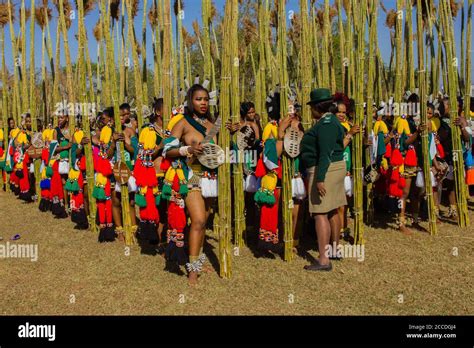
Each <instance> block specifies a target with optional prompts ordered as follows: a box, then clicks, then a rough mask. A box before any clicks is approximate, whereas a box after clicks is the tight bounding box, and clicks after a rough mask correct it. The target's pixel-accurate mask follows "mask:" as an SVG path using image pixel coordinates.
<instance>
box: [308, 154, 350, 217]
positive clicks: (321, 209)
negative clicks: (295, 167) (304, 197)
mask: <svg viewBox="0 0 474 348" xmlns="http://www.w3.org/2000/svg"><path fill="white" fill-rule="evenodd" d="M317 170H318V167H311V168H308V170H307V172H308V192H309V212H310V213H312V214H325V213H329V212H330V211H331V210H334V209H337V208H339V207H342V206H344V205H346V204H347V200H346V193H345V190H344V178H345V176H346V162H344V161H339V162H333V163H331V164H330V165H329V168H328V171H327V173H326V178H325V179H324V186H325V188H326V195H325V196H324V197H321V196H320V195H319V192H318V188H317V186H316V173H317Z"/></svg>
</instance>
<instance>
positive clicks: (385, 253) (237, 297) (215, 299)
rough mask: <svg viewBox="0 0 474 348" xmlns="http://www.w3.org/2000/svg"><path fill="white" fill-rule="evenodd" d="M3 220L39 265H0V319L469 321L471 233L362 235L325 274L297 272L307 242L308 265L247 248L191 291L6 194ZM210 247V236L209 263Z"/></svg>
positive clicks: (152, 263)
mask: <svg viewBox="0 0 474 348" xmlns="http://www.w3.org/2000/svg"><path fill="white" fill-rule="evenodd" d="M471 209H472V202H471ZM0 216H1V224H0V236H1V237H3V240H2V241H1V242H0V244H2V243H3V244H6V242H7V241H8V240H9V239H10V238H11V236H12V235H14V234H17V233H18V234H20V235H21V239H20V240H18V241H10V243H24V244H37V245H38V261H37V262H31V261H30V260H29V259H14V258H5V259H0V279H1V282H0V284H1V287H0V288H1V289H2V291H1V295H2V296H1V297H0V314H3V315H15V314H17V315H74V314H77V315H103V314H111V315H140V314H145V315H175V314H176V315H183V314H189V315H231V314H235V315H358V314H361V315H370V314H373V315H382V314H388V315H389V314H400V315H409V314H414V315H428V314H430V315H442V314H446V315H457V314H459V315H465V314H471V315H472V314H474V296H472V289H473V288H474V228H473V227H469V228H466V229H459V228H458V227H457V226H455V225H453V224H449V223H443V224H442V225H440V228H439V234H438V235H437V236H430V235H429V234H427V233H422V232H415V233H414V234H413V235H412V236H405V235H403V234H401V233H399V232H397V231H395V230H394V229H392V228H384V229H367V230H366V240H367V243H366V246H365V260H364V261H363V262H358V261H357V260H356V259H344V260H343V261H340V262H337V261H335V262H333V267H334V269H333V271H332V272H328V273H318V272H315V273H312V272H307V271H305V270H303V266H304V265H306V264H308V259H310V258H311V257H316V256H317V252H316V251H315V250H314V247H315V245H314V244H315V242H314V240H312V239H310V238H306V239H307V240H306V244H307V245H309V248H308V249H309V250H308V251H307V252H304V254H305V257H297V258H296V259H295V261H293V262H291V263H286V262H284V261H283V260H281V259H280V258H278V257H277V258H275V259H267V258H255V256H254V254H253V253H252V252H251V250H249V249H247V248H245V249H244V250H241V251H240V255H239V256H235V258H234V260H233V277H232V279H230V280H224V279H220V278H219V276H218V274H217V273H216V272H214V273H209V274H203V275H202V276H201V277H200V283H199V285H198V286H197V287H195V288H191V287H189V286H188V284H187V280H186V278H185V276H179V275H176V274H173V273H169V272H167V271H164V270H163V269H164V267H165V261H164V259H163V257H161V256H160V255H148V254H143V253H141V250H140V248H139V247H138V246H134V247H131V250H130V254H129V255H128V256H127V255H126V252H125V251H126V249H125V246H124V245H123V243H121V242H115V243H112V244H99V243H98V242H97V237H96V236H94V235H93V234H92V233H91V232H89V231H85V232H84V231H77V230H74V229H73V224H72V223H71V222H70V221H69V220H56V219H54V218H53V217H52V215H51V214H47V213H41V212H40V211H39V210H38V209H37V208H36V207H35V206H33V205H26V204H24V203H22V202H20V201H19V200H17V199H16V198H14V196H13V195H11V194H6V193H4V192H0ZM470 218H471V222H474V213H472V210H471V214H470ZM471 226H472V225H471ZM216 247H217V243H216V241H215V240H214V239H213V238H212V237H210V238H209V247H208V256H211V259H213V257H212V254H213V251H212V250H213V248H216ZM214 250H215V249H214ZM453 254H457V256H455V255H453ZM214 259H215V258H214ZM214 263H215V262H214Z"/></svg>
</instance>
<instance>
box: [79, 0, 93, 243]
mask: <svg viewBox="0 0 474 348" xmlns="http://www.w3.org/2000/svg"><path fill="white" fill-rule="evenodd" d="M77 9H78V27H79V45H78V46H79V47H78V48H79V49H78V51H79V54H78V61H77V66H78V70H79V84H78V91H79V93H78V96H79V100H80V102H81V103H87V102H88V101H90V100H91V99H90V95H89V96H88V95H87V85H86V60H89V57H88V56H89V52H88V51H86V49H85V48H86V47H87V46H88V41H87V36H86V30H85V25H84V15H85V10H84V3H83V2H82V1H78V2H77ZM85 56H86V57H85ZM83 105H84V104H83ZM90 116H94V115H89V110H87V111H86V112H85V114H84V115H82V130H83V131H84V134H87V135H88V136H89V134H91V129H90V123H89V119H90ZM84 155H85V156H86V177H85V180H86V182H87V193H88V196H87V197H88V201H89V216H88V221H89V228H90V229H91V231H92V232H94V234H95V233H98V228H97V225H96V222H95V221H96V219H95V217H96V213H97V206H96V201H95V199H94V197H93V196H92V191H93V189H94V162H93V160H92V143H90V142H89V143H88V144H85V145H84Z"/></svg>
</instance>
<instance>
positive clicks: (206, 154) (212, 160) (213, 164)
mask: <svg viewBox="0 0 474 348" xmlns="http://www.w3.org/2000/svg"><path fill="white" fill-rule="evenodd" d="M202 149H203V151H202V154H201V155H199V156H198V160H199V162H200V163H201V164H202V165H203V166H205V167H207V168H209V169H215V168H217V167H219V166H220V165H221V164H222V163H224V161H225V153H224V150H222V148H221V147H220V146H218V145H216V144H211V143H206V144H203V145H202Z"/></svg>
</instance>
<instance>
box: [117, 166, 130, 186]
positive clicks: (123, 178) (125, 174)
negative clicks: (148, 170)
mask: <svg viewBox="0 0 474 348" xmlns="http://www.w3.org/2000/svg"><path fill="white" fill-rule="evenodd" d="M113 173H114V177H115V180H116V181H117V183H119V184H120V185H125V184H127V182H128V179H129V178H130V176H131V174H132V173H131V172H130V169H128V166H127V164H126V163H125V162H122V161H118V162H116V163H115V164H114V169H113Z"/></svg>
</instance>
